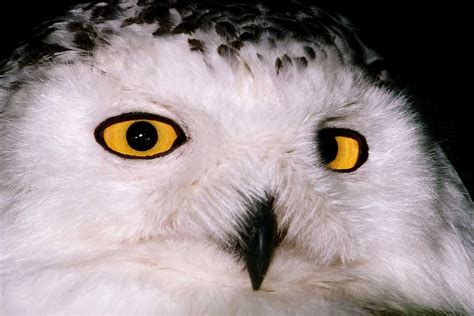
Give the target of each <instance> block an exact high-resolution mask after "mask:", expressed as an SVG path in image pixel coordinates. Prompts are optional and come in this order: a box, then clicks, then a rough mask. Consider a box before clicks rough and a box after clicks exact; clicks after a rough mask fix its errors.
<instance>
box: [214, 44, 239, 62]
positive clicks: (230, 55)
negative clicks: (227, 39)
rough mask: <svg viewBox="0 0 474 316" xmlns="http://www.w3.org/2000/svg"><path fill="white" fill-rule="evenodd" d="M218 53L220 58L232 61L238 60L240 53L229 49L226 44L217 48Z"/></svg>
mask: <svg viewBox="0 0 474 316" xmlns="http://www.w3.org/2000/svg"><path fill="white" fill-rule="evenodd" d="M217 53H218V54H219V55H220V56H222V57H224V58H226V59H228V60H231V61H235V60H237V56H238V52H237V51H236V50H235V49H234V48H232V47H229V46H227V45H225V44H222V45H219V47H217Z"/></svg>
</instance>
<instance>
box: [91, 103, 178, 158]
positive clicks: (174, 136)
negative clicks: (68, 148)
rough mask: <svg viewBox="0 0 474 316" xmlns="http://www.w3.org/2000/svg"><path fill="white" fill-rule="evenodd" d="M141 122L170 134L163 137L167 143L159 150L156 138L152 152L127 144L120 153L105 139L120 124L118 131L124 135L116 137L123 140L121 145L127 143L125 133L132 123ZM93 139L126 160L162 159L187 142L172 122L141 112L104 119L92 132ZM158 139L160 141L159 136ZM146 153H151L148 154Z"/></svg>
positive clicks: (176, 125)
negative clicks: (121, 131)
mask: <svg viewBox="0 0 474 316" xmlns="http://www.w3.org/2000/svg"><path fill="white" fill-rule="evenodd" d="M141 122H149V123H150V124H148V125H153V126H158V129H160V127H162V128H163V129H164V130H165V131H167V134H170V135H165V136H167V137H165V138H167V140H166V141H167V143H166V144H165V145H164V146H161V147H163V148H160V147H159V146H158V145H159V144H158V142H159V140H158V138H157V139H156V141H157V143H156V146H155V148H154V150H151V151H148V150H143V151H141V149H138V150H136V149H134V148H132V147H131V146H130V145H128V144H127V145H128V146H129V147H130V148H128V149H127V150H124V151H122V150H120V149H118V147H119V146H115V145H114V144H113V142H111V141H109V140H108V139H107V138H108V137H109V136H108V134H110V133H108V132H107V131H109V130H111V129H112V130H113V129H114V128H116V126H120V124H124V127H121V128H120V129H123V130H124V131H125V133H121V134H123V135H121V134H120V133H119V136H118V137H119V138H123V139H122V140H121V141H122V143H125V142H127V135H126V134H127V133H126V132H127V131H128V129H129V127H131V126H132V125H133V124H134V123H141ZM127 125H128V127H127ZM125 129H126V130H125ZM158 134H159V133H158ZM94 137H95V140H96V141H97V143H99V145H101V146H102V147H103V148H104V149H105V150H107V151H108V152H110V153H112V154H114V155H116V156H119V157H122V158H127V159H154V158H158V157H162V156H164V155H167V154H170V153H171V152H173V151H174V150H175V149H176V148H178V147H179V146H181V145H182V144H183V143H184V142H185V141H186V140H187V137H186V135H185V133H184V132H183V130H182V129H181V127H180V126H179V125H178V124H176V123H175V122H174V121H173V120H171V119H169V118H166V117H163V116H160V115H157V114H151V113H142V112H131V113H124V114H121V115H117V116H113V117H110V118H108V119H106V120H105V121H103V122H102V123H100V124H99V125H98V126H97V127H96V129H95V130H94ZM159 138H160V139H161V136H160V137H159ZM148 152H151V153H150V154H149V153H148Z"/></svg>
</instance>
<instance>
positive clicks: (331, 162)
mask: <svg viewBox="0 0 474 316" xmlns="http://www.w3.org/2000/svg"><path fill="white" fill-rule="evenodd" d="M318 151H319V155H320V156H321V160H322V161H323V163H324V164H326V166H327V167H328V168H329V169H331V170H334V171H339V172H351V171H354V170H356V169H357V168H359V167H360V166H361V165H362V164H363V163H364V162H365V161H366V160H367V158H368V156H369V147H368V146H367V142H366V140H365V137H364V136H362V135H361V134H359V133H358V132H356V131H353V130H350V129H343V128H326V129H323V130H321V131H320V132H319V134H318Z"/></svg>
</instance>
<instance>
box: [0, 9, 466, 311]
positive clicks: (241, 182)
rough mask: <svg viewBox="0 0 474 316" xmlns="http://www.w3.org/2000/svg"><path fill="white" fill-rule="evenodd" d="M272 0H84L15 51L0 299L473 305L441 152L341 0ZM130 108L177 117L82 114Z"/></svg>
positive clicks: (3, 116)
mask: <svg viewBox="0 0 474 316" xmlns="http://www.w3.org/2000/svg"><path fill="white" fill-rule="evenodd" d="M287 5H288V6H289V7H288V8H286V9H285V10H279V9H278V6H277V5H275V4H267V5H264V4H249V3H247V4H245V3H234V4H226V3H225V2H221V3H216V2H207V1H203V2H197V3H188V2H186V1H182V2H179V1H178V2H176V3H175V2H174V1H169V2H168V1H163V2H161V1H156V2H152V1H141V0H139V1H134V0H122V1H111V2H110V3H104V2H98V3H92V4H88V5H81V6H78V7H76V8H75V9H73V10H72V11H71V12H70V13H69V15H68V16H67V17H66V18H64V19H63V20H61V21H56V22H54V23H53V24H51V25H50V26H49V27H48V29H47V31H46V32H44V33H43V34H42V35H41V36H42V37H40V39H39V43H41V45H42V46H35V47H33V46H31V45H32V44H26V45H24V46H23V47H21V48H20V49H19V50H18V51H17V54H16V55H15V54H14V56H13V57H12V59H11V60H9V61H8V63H7V64H6V67H5V69H4V71H3V75H2V76H1V77H0V135H1V137H0V178H1V179H2V181H1V183H0V233H1V235H0V236H1V237H0V287H1V293H2V295H1V296H0V313H1V314H23V313H28V314H40V313H43V314H52V313H58V314H71V313H82V314H190V315H191V314H192V315H199V314H211V315H213V314H238V315H246V314H296V315H298V314H316V315H339V314H341V315H342V314H348V315H357V314H370V313H371V312H374V311H377V310H384V311H388V310H390V311H400V312H409V311H414V310H415V311H418V310H424V311H426V310H432V311H440V312H443V311H446V312H449V311H457V312H459V313H466V314H474V303H473V301H474V300H473V297H474V277H473V262H472V256H473V229H472V228H473V220H472V212H473V206H472V201H471V200H470V198H469V196H468V193H467V192H466V190H465V188H464V187H463V185H462V183H461V181H460V179H459V178H458V176H457V174H456V172H455V171H454V169H453V168H452V166H451V165H450V163H449V162H448V160H447V159H446V157H445V156H444V154H443V152H442V151H441V149H440V148H439V147H438V146H437V145H436V144H434V143H433V142H432V141H431V140H430V138H429V137H428V136H426V135H425V133H424V131H423V127H422V123H421V122H420V121H419V119H418V116H417V115H416V114H415V113H414V112H413V111H412V110H410V105H409V102H408V101H407V99H406V98H405V97H404V96H403V95H402V94H401V93H399V92H396V90H395V89H391V88H389V87H387V86H386V85H384V83H383V82H380V80H382V79H384V78H386V77H385V76H379V74H380V72H377V71H375V72H373V71H372V72H371V71H369V69H370V70H373V67H371V65H374V64H376V62H378V61H380V57H379V56H377V55H376V54H375V53H373V52H372V51H370V50H369V49H367V48H366V47H364V46H362V44H361V43H360V42H359V40H358V39H357V37H356V36H355V35H353V34H352V33H350V32H349V31H350V27H348V26H347V25H346V24H347V22H346V21H344V20H343V19H341V18H339V17H336V16H330V15H328V14H326V13H324V12H323V11H320V10H318V9H316V8H313V7H310V6H305V5H304V4H302V3H300V2H296V1H294V2H288V3H287ZM295 21H296V22H297V23H296V24H295V23H293V22H295ZM292 23H293V24H292ZM298 25H300V26H301V25H303V30H300V29H297V26H298ZM246 33H247V34H246ZM35 45H37V43H36V44H35ZM38 47H40V48H41V49H38ZM33 52H34V53H33ZM130 113H132V114H130ZM127 115H128V116H127ZM147 115H153V116H150V117H154V118H157V120H158V121H160V120H162V121H163V122H164V123H165V125H167V126H168V128H169V129H170V130H174V132H175V133H176V135H177V136H176V137H177V138H176V140H174V143H173V145H172V146H171V145H170V147H167V148H168V149H165V150H162V151H160V153H159V154H157V156H156V157H154V158H153V159H140V158H143V157H139V158H138V159H135V158H136V157H130V156H128V157H124V156H123V154H120V153H118V152H117V151H114V149H113V148H115V147H113V146H112V145H110V144H112V142H114V141H115V140H111V143H108V140H106V139H105V138H107V137H108V136H107V134H106V133H107V132H105V130H103V129H101V128H99V127H100V126H102V127H104V128H105V129H106V128H107V127H109V126H112V125H113V124H115V121H120V120H121V119H124V118H128V117H129V116H130V117H134V118H136V120H138V121H142V120H148V118H149V116H147ZM110 118H114V119H113V122H112V121H111V122H112V123H110V124H112V125H110V124H109V123H107V122H109V121H108V120H110ZM163 118H164V119H163ZM104 122H106V123H104ZM125 122H126V121H125ZM114 126H115V125H114ZM117 126H118V125H117ZM169 126H171V128H170V127H169ZM323 131H329V133H330V135H332V134H331V133H336V134H337V135H338V136H344V135H345V134H341V133H346V132H347V133H349V136H350V137H349V139H352V140H355V141H356V143H358V146H359V147H358V150H356V152H357V153H356V154H355V155H357V157H359V158H357V157H356V160H357V161H358V162H357V163H358V164H359V165H357V166H354V168H352V169H351V168H346V169H348V170H346V171H348V172H338V171H337V170H333V169H337V168H336V167H334V166H335V165H332V164H329V162H330V161H329V160H331V159H332V158H334V157H332V158H331V159H329V160H328V159H326V158H327V157H325V156H327V155H329V156H331V155H332V154H333V152H332V151H331V149H327V147H326V145H324V144H325V143H324V141H325V140H326V138H324V137H326V136H324V135H326V134H325V133H324V132H323ZM342 131H343V132H342ZM338 133H339V134H338ZM171 134H172V132H171ZM114 135H115V134H114ZM124 137H125V136H124ZM127 137H128V136H127ZM137 137H142V136H140V135H139V136H137ZM157 137H158V140H159V141H160V142H161V141H162V139H165V135H164V132H163V133H162V132H161V130H159V131H158V136H157ZM169 137H171V138H170V139H171V141H173V135H171V136H169ZM180 137H181V138H180ZM112 138H113V137H112ZM112 138H111V139H112ZM178 140H179V141H178ZM127 141H128V144H129V145H130V144H131V145H130V146H132V147H133V146H134V145H133V143H132V142H131V141H130V140H129V139H128V138H127ZM330 141H331V142H332V143H331V144H332V145H334V144H336V143H334V139H333V138H331V139H330ZM117 142H119V141H117ZM364 142H366V144H367V147H368V148H364ZM120 144H121V143H120ZM153 144H154V143H153ZM337 144H338V145H339V146H342V145H341V144H340V143H337ZM110 146H112V147H113V148H112V147H110ZM117 146H119V145H117ZM120 146H121V145H120ZM163 146H165V145H163ZM117 148H118V147H117ZM153 148H155V147H153ZM341 148H342V147H339V152H338V154H341V155H342V153H341V152H342V149H341ZM104 149H105V150H104ZM138 151H140V150H138ZM140 152H144V153H145V154H146V153H147V150H141V151H140ZM150 155H151V154H150ZM348 155H349V154H348ZM363 155H367V157H366V160H365V159H362V158H361V157H362V156H363ZM145 158H150V157H145ZM334 159H336V158H334ZM342 160H343V162H344V163H345V161H346V159H342ZM341 163H342V162H341ZM349 169H350V170H349ZM260 216H262V218H264V219H263V220H262V221H263V223H264V224H265V225H264V228H262V227H261V226H259V225H260V224H259V222H258V221H259V220H260ZM273 221H274V224H275V225H276V229H274V230H272V229H270V233H271V234H277V235H271V236H270V241H268V242H269V243H270V246H268V247H267V246H263V248H265V249H264V250H268V249H270V254H267V255H264V257H265V258H266V259H268V262H269V268H268V271H267V270H266V269H263V270H261V271H260V272H261V273H262V280H260V283H261V282H262V281H263V283H261V284H257V285H256V284H255V282H256V283H258V281H255V278H257V277H255V276H254V275H252V272H247V270H248V269H251V268H249V267H250V266H252V265H253V263H249V262H250V261H249V260H251V259H249V258H253V255H252V254H251V253H250V252H249V251H250V250H249V249H252V248H251V247H252V246H251V242H252V240H253V239H252V238H253V237H255V236H257V237H261V238H263V242H264V243H265V242H267V241H266V240H267V239H266V238H267V237H265V236H266V235H265V233H262V230H265V229H267V228H268V224H269V223H273ZM252 236H253V237H252ZM262 236H263V237H262ZM267 248H268V249H267ZM272 250H273V251H274V252H272ZM257 256H258V255H257ZM262 260H263V259H262ZM249 273H250V274H251V279H252V283H251V282H250V280H249ZM263 276H264V278H263ZM252 285H253V286H254V288H258V291H254V290H253V289H252Z"/></svg>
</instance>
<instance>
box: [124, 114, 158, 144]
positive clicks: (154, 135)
mask: <svg viewBox="0 0 474 316" xmlns="http://www.w3.org/2000/svg"><path fill="white" fill-rule="evenodd" d="M157 142H158V132H157V131H156V128H155V127H154V126H153V124H151V123H148V122H145V121H139V122H135V123H133V124H132V125H130V127H129V128H128V130H127V143H128V144H129V145H130V147H132V148H133V149H135V150H138V151H146V150H150V149H152V148H153V147H154V146H155V145H156V143H157Z"/></svg>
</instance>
